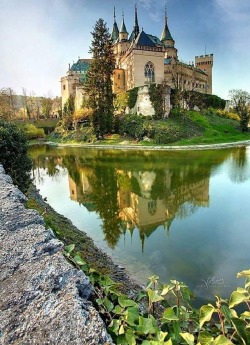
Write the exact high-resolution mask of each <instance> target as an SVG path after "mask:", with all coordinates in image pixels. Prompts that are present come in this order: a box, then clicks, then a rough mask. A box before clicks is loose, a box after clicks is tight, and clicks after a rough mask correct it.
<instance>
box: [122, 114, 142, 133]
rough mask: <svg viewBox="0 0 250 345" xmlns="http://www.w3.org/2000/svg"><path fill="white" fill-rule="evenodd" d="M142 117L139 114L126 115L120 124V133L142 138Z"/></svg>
mask: <svg viewBox="0 0 250 345" xmlns="http://www.w3.org/2000/svg"><path fill="white" fill-rule="evenodd" d="M143 123H144V121H143V118H142V117H141V116H139V115H127V116H125V117H124V118H123V119H122V121H121V124H120V134H125V135H128V136H130V137H132V138H134V139H142V138H143V136H144V135H145V134H146V133H145V128H144V126H143Z"/></svg>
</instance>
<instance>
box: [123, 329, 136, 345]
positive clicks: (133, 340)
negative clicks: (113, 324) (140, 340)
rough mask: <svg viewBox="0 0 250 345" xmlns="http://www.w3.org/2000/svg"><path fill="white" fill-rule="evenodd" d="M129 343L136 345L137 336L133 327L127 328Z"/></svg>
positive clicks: (126, 335) (129, 344)
mask: <svg viewBox="0 0 250 345" xmlns="http://www.w3.org/2000/svg"><path fill="white" fill-rule="evenodd" d="M125 337H126V340H127V342H128V345H136V337H135V334H134V331H133V330H132V329H127V330H126V334H125Z"/></svg>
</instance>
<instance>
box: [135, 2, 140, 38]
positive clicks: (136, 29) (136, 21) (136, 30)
mask: <svg viewBox="0 0 250 345" xmlns="http://www.w3.org/2000/svg"><path fill="white" fill-rule="evenodd" d="M139 32H140V29H139V24H138V17H137V7H136V5H135V26H134V34H135V38H136V37H137V36H138V35H139Z"/></svg>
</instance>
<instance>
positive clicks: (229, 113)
mask: <svg viewBox="0 0 250 345" xmlns="http://www.w3.org/2000/svg"><path fill="white" fill-rule="evenodd" d="M216 114H217V115H218V116H221V117H225V118H226V119H231V120H235V121H238V122H240V117H239V115H237V114H236V113H234V112H232V111H227V110H220V109H218V110H217V111H216Z"/></svg>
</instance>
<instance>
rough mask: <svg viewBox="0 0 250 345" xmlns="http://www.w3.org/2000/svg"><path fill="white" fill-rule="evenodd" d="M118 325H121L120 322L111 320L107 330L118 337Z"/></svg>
mask: <svg viewBox="0 0 250 345" xmlns="http://www.w3.org/2000/svg"><path fill="white" fill-rule="evenodd" d="M120 324H121V320H116V319H114V320H112V321H111V323H110V325H109V327H108V329H109V330H110V331H112V332H114V333H115V334H116V335H118V331H119V327H120Z"/></svg>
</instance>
